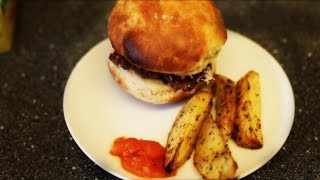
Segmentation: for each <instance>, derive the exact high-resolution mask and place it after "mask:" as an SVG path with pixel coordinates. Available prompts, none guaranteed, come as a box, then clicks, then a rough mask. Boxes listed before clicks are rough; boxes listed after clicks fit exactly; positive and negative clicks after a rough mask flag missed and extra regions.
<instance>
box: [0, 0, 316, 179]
mask: <svg viewBox="0 0 320 180" xmlns="http://www.w3.org/2000/svg"><path fill="white" fill-rule="evenodd" d="M112 5H113V2H112V1H102V0H94V1H85V0H68V1H42V0H41V1H40V0H34V1H21V2H20V4H19V8H18V10H19V12H18V15H17V16H18V21H17V31H16V35H15V46H14V48H13V49H12V51H11V52H9V53H6V54H2V55H0V179H117V178H115V177H114V176H112V175H110V174H108V173H107V172H105V171H104V170H102V169H101V168H100V167H98V166H97V165H95V164H94V163H93V162H92V161H91V160H90V159H89V158H88V157H87V156H86V155H85V154H84V153H83V152H82V151H81V150H80V149H79V147H78V146H77V144H76V143H75V142H74V140H73V139H72V137H71V135H70V133H69V131H68V129H67V126H66V124H65V120H64V115H63V110H62V99H63V92H64V87H65V85H66V81H67V79H68V76H69V75H70V73H71V71H72V69H73V68H74V66H75V64H76V63H77V62H78V61H79V59H80V58H81V57H82V56H83V55H84V54H85V53H86V52H87V51H88V50H89V49H90V48H91V47H92V46H94V45H95V44H96V43H98V42H100V41H101V40H102V39H104V38H106V35H105V34H106V33H105V32H106V17H107V16H106V14H108V12H109V11H110V9H111V7H112ZM217 5H218V7H219V8H220V9H221V12H222V14H223V15H224V18H225V22H226V25H227V27H228V28H229V29H232V30H235V31H237V32H239V33H242V34H244V35H245V36H247V37H249V38H251V39H253V40H254V41H256V42H257V43H259V44H260V45H261V46H263V47H264V48H265V49H267V50H268V51H269V52H271V53H272V54H273V56H274V57H275V58H276V59H277V60H278V61H279V63H280V64H281V65H282V67H283V69H284V70H285V72H286V73H287V75H288V77H289V79H290V81H291V84H292V86H293V90H294V94H295V104H296V112H295V120H294V123H293V127H292V131H291V133H290V135H289V137H288V139H287V141H286V143H285V144H284V146H283V147H282V148H281V150H280V151H279V152H278V153H277V155H276V156H275V157H274V158H273V159H272V160H271V161H270V162H268V163H267V164H266V165H265V166H263V167H262V168H260V169H259V170H257V171H256V172H254V173H253V174H251V175H249V176H247V177H246V178H245V179H320V134H319V132H320V122H319V119H320V92H319V91H320V53H319V47H320V20H319V19H320V2H316V1H276V2H272V1H270V2H250V1H217Z"/></svg>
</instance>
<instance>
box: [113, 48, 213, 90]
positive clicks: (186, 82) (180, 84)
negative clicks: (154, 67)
mask: <svg viewBox="0 0 320 180" xmlns="http://www.w3.org/2000/svg"><path fill="white" fill-rule="evenodd" d="M109 59H110V60H111V61H112V62H113V63H114V64H116V65H118V66H120V67H122V68H123V69H126V70H133V71H135V72H136V73H137V74H138V75H140V76H141V77H142V78H150V79H158V80H161V81H162V82H163V83H164V84H168V85H170V86H171V87H172V88H173V89H175V90H179V89H181V90H183V91H190V90H192V89H193V88H195V87H196V86H203V85H205V84H207V83H208V82H207V80H206V76H205V71H207V70H209V68H210V69H211V64H209V65H208V66H207V67H206V69H204V70H203V71H202V72H200V73H198V74H194V75H192V76H191V75H190V76H177V75H175V74H164V73H158V72H152V71H148V70H145V69H143V68H141V67H138V66H136V65H133V64H131V63H130V62H129V61H128V60H127V59H126V58H125V57H124V56H121V55H120V54H118V53H116V52H114V53H111V54H110V56H109Z"/></svg>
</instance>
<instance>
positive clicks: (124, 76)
mask: <svg viewBox="0 0 320 180" xmlns="http://www.w3.org/2000/svg"><path fill="white" fill-rule="evenodd" d="M108 64H109V69H110V72H111V74H112V76H113V78H114V79H115V80H116V81H117V82H118V84H120V86H121V87H122V88H123V89H124V90H125V91H126V92H128V93H129V94H131V95H132V96H134V97H136V98H137V99H140V100H142V101H145V102H148V103H153V104H167V103H173V102H176V101H179V100H181V99H183V98H185V97H187V96H189V95H191V94H193V93H194V92H195V91H196V89H192V90H190V91H182V90H175V89H173V88H172V87H171V86H170V85H167V84H164V83H163V82H162V81H161V80H158V79H147V78H142V77H141V76H139V75H138V74H136V73H135V72H134V71H132V70H125V69H123V68H121V67H119V66H117V65H115V64H114V63H113V62H112V61H109V63H108Z"/></svg>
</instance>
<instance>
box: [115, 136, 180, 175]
mask: <svg viewBox="0 0 320 180" xmlns="http://www.w3.org/2000/svg"><path fill="white" fill-rule="evenodd" d="M110 153H111V154H112V155H114V156H119V157H120V159H121V166H122V167H123V168H124V169H125V170H127V171H129V172H131V173H133V174H135V175H137V176H140V177H149V178H160V177H169V176H174V175H175V172H173V173H170V174H169V173H167V172H166V171H165V169H164V156H165V153H166V150H165V148H164V147H162V146H161V145H160V144H159V143H158V142H155V141H150V140H138V139H136V138H124V137H120V138H117V139H116V140H115V141H114V144H113V147H112V149H111V150H110Z"/></svg>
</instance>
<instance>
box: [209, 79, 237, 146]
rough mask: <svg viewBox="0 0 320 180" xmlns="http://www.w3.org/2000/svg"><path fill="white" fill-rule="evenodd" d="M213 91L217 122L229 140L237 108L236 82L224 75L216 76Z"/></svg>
mask: <svg viewBox="0 0 320 180" xmlns="http://www.w3.org/2000/svg"><path fill="white" fill-rule="evenodd" d="M214 79H215V82H214V86H213V92H214V94H215V100H216V101H215V102H216V103H215V108H216V116H215V117H216V123H217V126H218V128H219V130H220V132H221V134H222V136H223V139H224V140H225V141H226V142H227V141H228V140H229V139H230V137H231V133H232V129H233V125H234V116H235V110H236V90H235V83H234V82H233V81H232V80H230V79H228V78H227V77H224V76H222V75H217V74H216V75H215V76H214Z"/></svg>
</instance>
